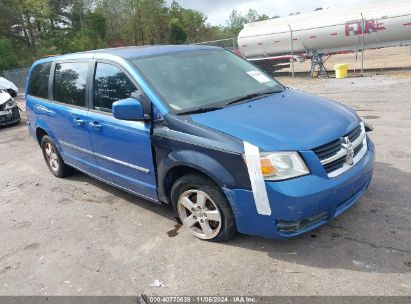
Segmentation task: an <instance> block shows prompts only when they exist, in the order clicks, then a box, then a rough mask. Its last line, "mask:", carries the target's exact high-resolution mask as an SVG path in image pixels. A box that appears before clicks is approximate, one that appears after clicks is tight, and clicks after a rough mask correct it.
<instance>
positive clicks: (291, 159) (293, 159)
mask: <svg viewBox="0 0 411 304" xmlns="http://www.w3.org/2000/svg"><path fill="white" fill-rule="evenodd" d="M260 162H261V172H262V174H263V176H264V179H265V180H282V179H287V178H292V177H297V176H301V175H305V174H309V173H310V170H308V168H307V166H306V164H305V162H304V161H303V160H302V158H301V156H300V155H299V154H298V153H297V152H272V153H269V152H267V153H260Z"/></svg>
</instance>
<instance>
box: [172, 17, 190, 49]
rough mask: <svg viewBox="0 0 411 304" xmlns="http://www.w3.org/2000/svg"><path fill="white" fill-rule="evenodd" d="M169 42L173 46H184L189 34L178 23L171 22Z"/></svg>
mask: <svg viewBox="0 0 411 304" xmlns="http://www.w3.org/2000/svg"><path fill="white" fill-rule="evenodd" d="M169 40H170V43H172V44H182V43H184V42H186V40H187V34H186V32H185V31H184V29H183V28H182V26H181V25H179V24H178V23H175V22H171V24H170V34H169Z"/></svg>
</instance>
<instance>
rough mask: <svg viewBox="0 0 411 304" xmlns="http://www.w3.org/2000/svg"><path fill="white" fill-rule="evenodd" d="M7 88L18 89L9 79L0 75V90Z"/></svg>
mask: <svg viewBox="0 0 411 304" xmlns="http://www.w3.org/2000/svg"><path fill="white" fill-rule="evenodd" d="M8 89H12V90H13V91H15V92H17V91H18V88H17V87H16V85H15V84H14V83H12V82H11V81H9V80H7V79H6V78H4V77H0V90H8Z"/></svg>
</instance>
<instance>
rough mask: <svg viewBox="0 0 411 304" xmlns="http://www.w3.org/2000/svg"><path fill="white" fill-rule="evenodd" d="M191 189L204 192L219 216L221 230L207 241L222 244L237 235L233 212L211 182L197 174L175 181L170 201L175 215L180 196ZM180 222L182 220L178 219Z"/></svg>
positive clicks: (223, 196) (218, 189) (220, 192)
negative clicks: (215, 207)
mask: <svg viewBox="0 0 411 304" xmlns="http://www.w3.org/2000/svg"><path fill="white" fill-rule="evenodd" d="M192 189H195V190H200V191H203V192H205V193H206V194H207V195H208V196H209V197H210V198H211V199H212V201H213V203H214V204H215V205H216V206H217V208H218V211H219V212H220V215H221V228H220V230H219V233H218V234H217V235H216V236H215V237H213V238H212V239H207V240H208V241H213V242H224V241H227V240H229V239H231V238H232V237H233V236H234V235H235V234H236V233H237V227H236V224H235V218H234V214H233V211H232V210H231V207H230V204H229V203H228V201H227V198H226V197H225V195H224V194H223V192H222V191H221V189H220V188H219V187H218V186H217V185H216V184H215V183H214V182H213V181H211V180H210V179H208V178H206V177H204V176H201V175H199V174H187V175H184V176H182V177H180V178H179V179H177V181H176V182H175V183H174V185H173V187H172V189H171V200H172V203H173V207H174V209H175V210H176V212H177V214H178V210H177V209H178V207H177V204H178V201H179V198H180V196H181V195H182V194H183V193H185V192H186V191H189V190H192ZM180 220H182V219H181V218H180Z"/></svg>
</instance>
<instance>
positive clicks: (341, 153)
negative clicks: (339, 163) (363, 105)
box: [321, 122, 366, 165]
mask: <svg viewBox="0 0 411 304" xmlns="http://www.w3.org/2000/svg"><path fill="white" fill-rule="evenodd" d="M365 136H366V135H365V127H364V123H362V122H361V134H360V135H359V136H358V137H357V138H356V139H355V140H354V141H353V142H352V143H351V144H352V147H353V148H354V149H355V148H357V147H358V146H359V145H360V144H361V143H362V142H363V141H364V138H365ZM346 155H347V150H346V149H345V148H344V147H342V148H341V149H340V150H338V152H337V153H336V154H334V155H333V156H331V157H328V158H325V159H323V160H321V164H322V165H325V164H328V163H331V162H333V161H335V160H337V159H340V158H341V157H343V156H346Z"/></svg>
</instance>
